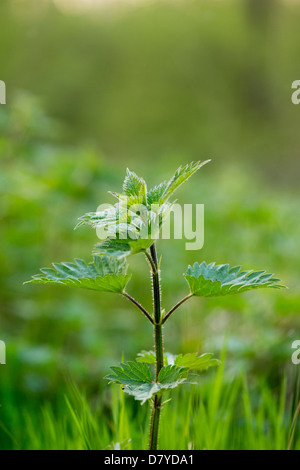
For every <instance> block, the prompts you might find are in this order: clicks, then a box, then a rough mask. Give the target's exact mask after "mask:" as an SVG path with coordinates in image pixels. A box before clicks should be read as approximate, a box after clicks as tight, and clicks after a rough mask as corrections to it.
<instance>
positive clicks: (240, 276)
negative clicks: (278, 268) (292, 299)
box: [184, 262, 284, 297]
mask: <svg viewBox="0 0 300 470" xmlns="http://www.w3.org/2000/svg"><path fill="white" fill-rule="evenodd" d="M184 276H185V278H186V280H187V282H188V284H189V286H190V290H191V293H192V294H193V295H196V296H200V297H216V296H221V295H227V294H237V293H240V292H244V291H247V290H251V289H257V288H260V287H275V288H279V287H284V286H281V285H279V284H278V282H280V280H279V279H276V278H273V277H272V274H267V273H266V272H265V271H241V268H240V266H236V267H234V268H231V269H230V268H229V265H228V264H221V265H215V263H210V264H206V263H205V262H203V263H201V264H198V263H195V264H194V265H193V267H192V266H189V267H188V269H187V271H186V273H185V274H184Z"/></svg>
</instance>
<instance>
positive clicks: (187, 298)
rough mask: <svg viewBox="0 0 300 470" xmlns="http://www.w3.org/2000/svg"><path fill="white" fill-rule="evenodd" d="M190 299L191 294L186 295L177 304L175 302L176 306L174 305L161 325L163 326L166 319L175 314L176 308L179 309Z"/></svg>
mask: <svg viewBox="0 0 300 470" xmlns="http://www.w3.org/2000/svg"><path fill="white" fill-rule="evenodd" d="M191 297H193V294H188V295H186V296H185V297H184V298H183V299H181V300H179V302H177V304H176V305H174V307H172V308H171V310H170V311H169V312H168V313H167V314H166V315H165V316H164V318H163V320H162V324H164V323H165V322H166V321H167V320H168V318H169V317H170V316H171V315H172V313H173V312H175V310H176V309H177V308H178V307H180V305H182V304H183V303H184V302H186V301H187V300H189V299H190V298H191Z"/></svg>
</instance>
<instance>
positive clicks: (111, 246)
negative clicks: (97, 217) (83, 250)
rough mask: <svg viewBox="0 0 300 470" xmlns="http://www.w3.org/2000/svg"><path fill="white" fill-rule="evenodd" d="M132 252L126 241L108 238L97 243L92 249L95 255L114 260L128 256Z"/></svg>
mask: <svg viewBox="0 0 300 470" xmlns="http://www.w3.org/2000/svg"><path fill="white" fill-rule="evenodd" d="M131 251H132V248H131V246H130V245H129V243H128V242H127V240H118V239H112V238H108V239H107V240H104V241H102V242H100V243H97V245H95V247H94V254H95V255H109V256H114V257H116V258H119V259H120V258H125V257H126V256H128V255H130V254H131Z"/></svg>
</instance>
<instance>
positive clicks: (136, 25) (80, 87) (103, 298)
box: [0, 0, 300, 448]
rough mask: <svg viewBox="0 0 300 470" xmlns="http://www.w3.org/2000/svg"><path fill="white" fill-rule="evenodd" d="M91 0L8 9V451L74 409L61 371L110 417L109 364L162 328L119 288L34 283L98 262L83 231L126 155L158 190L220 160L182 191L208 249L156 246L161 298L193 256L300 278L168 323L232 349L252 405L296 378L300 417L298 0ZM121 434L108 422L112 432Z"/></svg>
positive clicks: (2, 136)
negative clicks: (199, 212) (51, 272)
mask: <svg viewBox="0 0 300 470" xmlns="http://www.w3.org/2000/svg"><path fill="white" fill-rule="evenodd" d="M90 3H92V2H83V0H82V1H81V2H80V1H79V0H74V1H73V2H72V0H69V1H67V0H55V2H54V1H50V0H43V1H42V0H31V1H30V0H1V3H0V39H1V40H0V64H1V67H0V79H1V80H4V81H5V83H6V86H7V104H6V105H1V106H0V162H1V169H0V193H1V199H0V215H1V232H0V237H1V238H0V246H1V249H0V280H1V286H0V295H1V304H0V306H1V313H0V315H1V317H0V319H1V325H0V339H1V340H3V341H5V343H6V347H7V365H2V366H0V377H1V384H0V405H1V407H0V447H1V448H32V447H39V446H41V445H42V444H41V442H39V441H37V442H34V439H33V438H32V435H33V432H31V434H30V432H29V430H30V429H31V428H30V426H31V427H32V428H33V429H34V428H35V427H37V428H38V426H39V424H40V422H41V413H42V411H41V410H45V409H49V410H51V411H49V413H51V416H52V417H53V420H54V421H55V417H56V416H59V415H60V414H61V413H63V414H64V413H67V412H68V411H66V409H65V408H64V403H65V398H64V395H65V394H68V390H69V388H68V379H67V380H66V377H67V378H68V377H69V378H70V377H71V379H72V380H73V381H74V383H76V384H77V386H78V387H79V388H80V389H81V390H84V391H85V393H86V394H87V399H88V401H89V403H93V401H95V400H96V401H97V400H98V401H97V403H98V404H97V406H99V407H100V408H101V410H102V411H101V413H103V415H102V418H101V419H103V420H104V421H105V420H107V421H109V419H110V416H111V414H113V412H112V411H111V398H110V392H108V391H107V385H106V383H105V381H104V380H103V376H104V375H105V374H106V373H107V372H108V367H109V365H111V364H112V363H117V362H119V361H120V359H121V357H122V355H125V358H126V359H133V358H134V357H135V355H136V354H137V353H138V352H139V351H140V350H141V349H151V348H152V346H153V338H152V331H151V328H150V327H149V326H148V325H147V323H146V322H145V321H144V318H143V317H142V315H140V314H139V312H138V311H135V310H134V309H132V307H131V305H130V304H128V303H126V300H125V299H122V298H119V297H118V296H116V297H115V296H113V295H110V294H103V295H100V296H99V294H97V293H93V292H90V293H89V292H84V291H79V290H78V291H77V290H76V289H74V290H71V289H68V288H63V287H62V288H57V287H51V286H49V287H48V286H46V287H43V286H41V287H39V286H31V285H29V286H28V285H26V286H23V282H24V281H26V280H28V279H29V278H30V277H31V275H32V274H35V273H37V272H38V270H39V268H40V267H41V266H48V265H49V264H51V263H52V262H54V261H70V260H72V259H73V258H74V257H78V258H84V259H86V260H89V259H90V256H91V255H90V253H91V249H92V247H93V245H94V243H95V242H96V235H95V233H94V231H93V230H91V229H89V228H81V229H80V230H77V231H76V232H74V231H73V227H74V225H75V224H76V220H77V218H78V217H79V216H81V215H82V214H83V213H85V212H88V211H94V210H96V208H97V206H98V205H99V204H100V203H102V202H111V200H112V199H111V197H110V196H109V195H108V194H107V191H108V190H113V191H118V190H119V189H120V186H121V184H122V181H123V178H124V174H125V170H126V167H127V166H128V167H129V168H130V169H132V170H133V171H136V172H137V173H138V174H140V175H141V176H143V177H144V178H145V179H146V180H147V182H148V183H149V184H150V185H155V184H157V183H159V182H160V181H161V180H163V179H166V178H168V177H170V176H171V175H172V174H173V172H174V170H175V169H176V168H177V167H178V166H179V165H180V164H185V163H188V162H190V161H192V160H196V159H197V160H198V159H201V160H204V159H207V158H212V163H210V164H209V165H208V166H205V167H204V168H203V169H202V170H200V172H199V173H197V174H196V175H195V176H194V177H193V178H192V179H191V180H190V181H189V183H187V184H186V185H185V187H184V188H182V189H180V193H179V192H178V199H179V201H180V202H182V203H184V202H186V203H187V202H189V203H204V204H205V246H204V248H203V249H202V250H201V251H200V252H192V251H186V250H185V242H184V240H175V241H171V242H168V241H161V242H160V243H159V246H158V249H159V251H160V252H161V253H163V259H162V270H163V272H162V276H163V277H162V287H163V291H162V292H163V304H164V306H165V307H166V308H168V307H170V306H171V305H172V304H173V303H174V302H175V301H177V300H179V299H180V298H181V297H182V296H184V295H185V294H186V293H187V291H188V290H187V285H186V284H185V281H184V278H183V277H182V273H183V272H184V271H185V269H186V266H187V265H188V264H189V263H192V262H193V261H196V260H197V261H199V262H200V261H202V260H206V261H207V262H211V261H216V262H217V263H218V264H222V263H226V262H228V263H230V264H232V265H237V264H242V265H243V267H245V268H246V269H251V268H252V269H260V268H262V269H266V270H267V271H268V272H274V273H276V276H278V277H280V278H281V279H282V280H283V283H284V284H285V285H287V286H288V287H289V290H281V291H276V290H274V291H273V290H270V291H264V290H262V291H257V292H253V293H248V294H247V293H246V294H243V295H242V296H232V297H228V298H224V299H222V300H221V301H220V300H219V299H207V300H201V301H199V299H194V300H191V301H190V303H189V304H185V305H184V306H183V307H182V309H181V310H180V311H178V312H177V313H176V315H174V320H173V321H172V322H170V323H168V324H167V326H166V328H165V335H166V338H165V346H166V349H167V350H169V351H170V352H172V353H177V352H190V351H194V350H197V351H198V352H199V353H201V352H205V351H208V350H211V351H212V352H214V353H215V355H216V356H217V357H218V356H219V355H220V354H221V350H222V348H223V347H224V344H226V351H227V358H226V365H225V368H224V379H223V380H224V382H225V383H228V384H230V383H232V381H233V380H235V378H236V377H239V375H240V374H241V373H242V374H245V376H247V380H248V381H249V388H250V397H251V400H252V406H253V408H254V410H255V407H256V405H257V404H258V402H259V399H258V397H259V391H258V389H257V387H258V384H260V383H261V382H262V381H263V382H264V384H267V385H266V386H267V387H268V391H269V392H270V396H271V397H272V399H274V400H275V403H276V400H277V397H279V394H280V389H281V383H282V380H283V379H285V380H286V381H287V382H286V383H287V391H286V403H285V406H286V409H287V410H289V412H291V413H293V412H294V411H295V409H296V405H297V400H299V395H298V394H299V370H300V365H299V366H296V365H293V364H292V362H291V354H292V349H291V345H292V342H293V341H294V340H297V339H300V320H299V310H300V295H299V290H300V288H299V268H300V250H299V237H300V223H299V203H300V189H299V169H300V132H299V126H300V114H299V113H300V106H299V107H298V106H295V105H293V104H292V103H291V84H292V82H293V81H294V80H297V79H300V65H299V54H300V29H299V24H300V2H296V1H295V2H288V1H279V0H277V1H276V0H264V1H260V0H240V1H230V0H224V1H208V0H206V1H205V0H198V1H183V0H182V1H180V0H177V1H176V0H174V1H171V0H169V1H153V2H150V1H143V0H140V1H136V2H129V1H128V2H127V1H125V0H124V1H123V2H121V3H120V2H109V1H106V2H104V1H99V2H94V4H95V6H94V8H92V7H89V4H90ZM129 261H130V266H131V268H132V271H133V273H134V275H133V278H132V280H131V281H130V286H129V289H128V290H129V292H130V293H133V294H134V296H135V297H136V298H137V299H139V300H141V301H142V302H143V303H144V304H145V305H146V306H147V307H148V308H151V290H150V285H149V275H148V273H147V265H146V263H145V261H144V259H143V257H142V255H138V256H136V257H132V258H130V260H129ZM207 377H208V378H206V379H203V380H204V381H206V380H207V381H208V382H209V381H210V380H213V378H214V373H213V372H212V373H210V372H209V374H208V375H207ZM297 381H298V382H297ZM252 392H253V393H252ZM99 397H100V398H99ZM278 399H279V398H278ZM121 400H122V398H121ZM132 406H133V412H137V411H136V410H137V408H136V405H135V404H133V405H132ZM43 407H48V408H43ZM29 416H30V418H29ZM47 416H48V415H47ZM48 418H49V416H48ZM44 421H45V411H44ZM46 422H47V420H46ZM281 424H282V423H281ZM236 426H243V423H242V422H237V423H236ZM266 426H267V424H266ZM282 426H284V424H282ZM26 430H27V432H26ZM66 432H67V431H66ZM297 432H298V434H297ZM295 435H296V437H295V442H298V446H300V443H299V439H300V438H299V437H298V441H297V436H299V429H298V431H297V430H296V434H295ZM30 436H31V437H30ZM113 438H114V429H113V425H111V433H110V432H108V434H107V436H106V437H105V439H104V441H103V442H104V443H105V442H106V443H107V444H106V445H108V444H109V443H110V441H112V440H113ZM44 445H45V447H47V444H44ZM59 445H62V446H63V444H57V446H59ZM101 445H103V444H101ZM283 445H284V444H283ZM295 445H296V444H295ZM48 447H49V446H48ZM79 447H80V445H79Z"/></svg>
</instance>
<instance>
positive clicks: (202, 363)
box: [175, 353, 220, 371]
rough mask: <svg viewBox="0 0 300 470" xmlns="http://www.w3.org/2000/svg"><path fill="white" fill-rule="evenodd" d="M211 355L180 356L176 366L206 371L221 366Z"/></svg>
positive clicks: (192, 354)
mask: <svg viewBox="0 0 300 470" xmlns="http://www.w3.org/2000/svg"><path fill="white" fill-rule="evenodd" d="M212 356H213V355H212V354H211V353H206V354H202V355H201V356H197V353H189V354H184V355H183V354H179V356H177V357H176V359H175V365H176V366H179V367H185V368H188V369H191V370H198V371H201V370H206V369H208V368H209V367H213V366H218V365H220V361H219V360H218V359H211V357H212Z"/></svg>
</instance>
